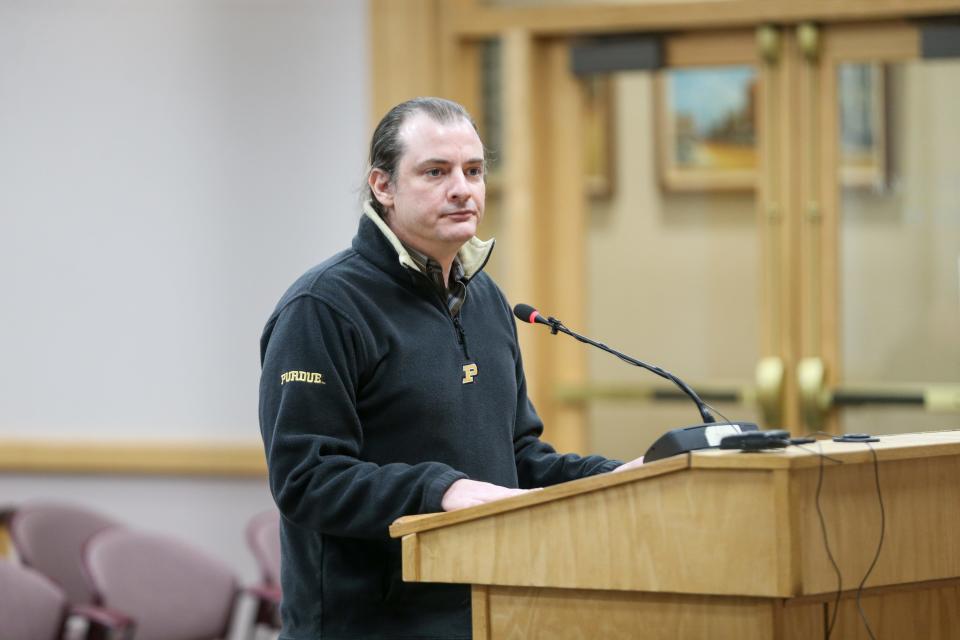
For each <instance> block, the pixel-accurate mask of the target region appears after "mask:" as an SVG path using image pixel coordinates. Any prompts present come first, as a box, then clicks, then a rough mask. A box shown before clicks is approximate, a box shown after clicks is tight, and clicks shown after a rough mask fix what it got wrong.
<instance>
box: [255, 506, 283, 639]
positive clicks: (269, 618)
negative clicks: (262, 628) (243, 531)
mask: <svg viewBox="0 0 960 640" xmlns="http://www.w3.org/2000/svg"><path fill="white" fill-rule="evenodd" d="M247 546H249V547H250V551H251V552H253V557H254V558H255V559H256V561H257V566H258V567H259V568H260V575H261V583H260V584H259V585H257V586H255V587H251V588H249V589H248V591H249V592H250V593H251V594H253V595H254V596H255V597H256V598H257V613H256V622H257V624H264V625H268V626H270V627H273V628H275V629H279V628H280V610H279V608H280V600H281V598H282V593H281V591H280V512H279V511H277V510H276V509H267V510H266V511H261V512H260V513H258V514H257V515H255V516H253V517H252V518H251V519H250V521H249V522H248V523H247Z"/></svg>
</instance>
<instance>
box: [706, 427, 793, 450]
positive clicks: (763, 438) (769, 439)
mask: <svg viewBox="0 0 960 640" xmlns="http://www.w3.org/2000/svg"><path fill="white" fill-rule="evenodd" d="M789 444H790V432H789V431H784V430H783V429H770V430H767V431H745V432H743V433H737V434H734V435H730V436H727V437H725V438H724V439H723V440H721V441H720V448H721V449H740V450H741V451H763V450H765V449H783V448H784V447H786V446H788V445H789Z"/></svg>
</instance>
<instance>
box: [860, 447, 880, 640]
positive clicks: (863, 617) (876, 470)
mask: <svg viewBox="0 0 960 640" xmlns="http://www.w3.org/2000/svg"><path fill="white" fill-rule="evenodd" d="M864 444H866V445H867V446H868V447H870V453H871V454H873V476H874V479H875V481H876V484H877V502H879V503H880V541H879V542H877V552H876V553H875V554H874V555H873V562H871V563H870V568H869V569H867V572H866V573H865V574H863V580H861V581H860V586H859V587H857V611H859V612H860V619H861V620H863V626H864V627H866V628H867V633H868V634H869V635H870V640H877V639H876V636H874V635H873V630H872V629H871V628H870V622H869V621H868V620H867V615H866V614H865V613H864V612H863V606H862V605H861V603H860V596H862V595H863V585H865V584H866V583H867V578H869V577H870V574H871V573H872V572H873V568H874V567H875V566H877V560H879V559H880V550H881V549H882V548H883V536H884V533H886V528H887V514H886V511H885V510H884V508H883V492H882V491H881V490H880V461H879V460H878V459H877V452H876V450H875V449H874V448H873V447H872V446H871V445H870V443H869V442H866V443H864Z"/></svg>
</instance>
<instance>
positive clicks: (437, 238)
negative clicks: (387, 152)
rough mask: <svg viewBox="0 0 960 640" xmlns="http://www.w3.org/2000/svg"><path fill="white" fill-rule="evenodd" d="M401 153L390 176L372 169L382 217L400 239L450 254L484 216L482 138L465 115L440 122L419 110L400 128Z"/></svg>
mask: <svg viewBox="0 0 960 640" xmlns="http://www.w3.org/2000/svg"><path fill="white" fill-rule="evenodd" d="M400 140H401V142H402V144H403V155H402V156H401V157H400V161H399V163H398V166H397V170H396V175H395V176H394V178H393V180H392V181H391V180H390V176H388V175H387V174H385V173H383V172H382V171H378V170H374V171H373V172H371V176H370V184H371V186H372V187H373V191H374V193H375V194H376V196H377V199H378V200H379V201H380V203H381V204H382V205H384V208H385V210H386V211H387V216H386V222H387V225H388V226H389V227H390V228H391V229H392V230H393V232H394V233H395V234H397V237H398V238H400V240H401V241H403V242H404V243H405V244H407V245H409V246H411V247H413V248H414V249H417V250H418V251H420V252H422V253H425V254H426V255H428V256H430V257H432V258H434V259H436V260H441V261H442V260H445V259H450V258H452V257H453V255H455V254H456V252H457V250H459V249H460V247H461V246H462V245H463V243H464V242H466V241H467V240H469V239H470V238H472V237H473V236H474V235H476V233H477V226H478V225H479V224H480V220H481V219H482V218H483V205H484V197H485V195H486V185H485V184H484V181H483V143H481V142H480V136H478V135H477V132H476V131H474V130H473V127H472V126H471V125H470V123H469V122H468V121H467V120H465V119H460V120H457V121H454V122H450V123H446V124H441V123H439V122H437V121H435V120H433V119H432V118H431V117H430V116H428V115H426V114H423V113H418V114H415V115H413V116H411V117H410V118H409V119H407V121H406V122H404V123H403V125H401V127H400Z"/></svg>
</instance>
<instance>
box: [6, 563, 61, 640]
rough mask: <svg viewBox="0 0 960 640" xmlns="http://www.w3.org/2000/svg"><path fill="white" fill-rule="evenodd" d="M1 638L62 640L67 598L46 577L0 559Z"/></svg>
mask: <svg viewBox="0 0 960 640" xmlns="http://www.w3.org/2000/svg"><path fill="white" fill-rule="evenodd" d="M0 594H2V595H0V638H3V640H60V638H62V637H63V629H64V625H65V624H66V621H67V610H68V607H67V596H66V594H64V592H63V590H62V589H60V587H58V586H57V585H55V584H53V582H51V581H50V580H49V579H48V578H47V577H45V576H44V575H43V574H41V573H39V572H37V571H34V570H33V569H30V568H29V567H25V566H22V565H18V564H15V563H13V562H11V561H9V560H6V559H3V558H0Z"/></svg>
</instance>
